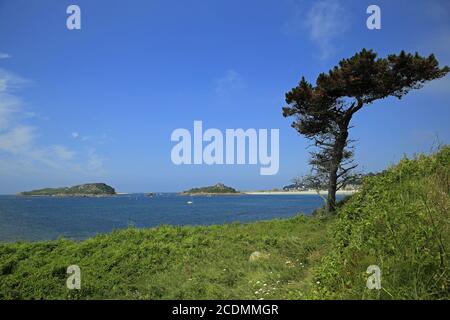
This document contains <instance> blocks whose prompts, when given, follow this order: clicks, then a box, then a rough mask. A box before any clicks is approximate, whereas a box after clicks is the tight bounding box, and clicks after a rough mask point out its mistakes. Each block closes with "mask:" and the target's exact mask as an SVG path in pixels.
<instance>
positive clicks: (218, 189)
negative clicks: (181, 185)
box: [181, 183, 240, 195]
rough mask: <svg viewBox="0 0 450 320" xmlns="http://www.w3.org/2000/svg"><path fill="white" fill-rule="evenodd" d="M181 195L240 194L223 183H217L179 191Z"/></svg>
mask: <svg viewBox="0 0 450 320" xmlns="http://www.w3.org/2000/svg"><path fill="white" fill-rule="evenodd" d="M181 194H182V195H221V194H240V192H239V191H237V190H236V189H234V188H231V187H228V186H226V185H224V184H223V183H217V184H215V185H213V186H208V187H202V188H192V189H189V190H186V191H183V192H182V193H181Z"/></svg>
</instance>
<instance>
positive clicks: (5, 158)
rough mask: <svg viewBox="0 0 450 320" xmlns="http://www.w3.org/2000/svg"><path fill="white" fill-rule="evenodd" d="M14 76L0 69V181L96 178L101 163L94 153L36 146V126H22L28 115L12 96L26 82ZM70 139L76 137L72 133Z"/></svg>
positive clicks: (46, 145) (18, 100) (44, 145)
mask: <svg viewBox="0 0 450 320" xmlns="http://www.w3.org/2000/svg"><path fill="white" fill-rule="evenodd" d="M26 82H27V81H25V80H24V79H22V78H21V77H18V76H17V75H15V74H13V73H11V72H9V71H6V70H4V69H0V164H1V165H2V168H1V170H0V180H1V177H2V176H12V175H16V176H19V177H20V176H21V175H23V174H24V172H28V173H30V172H32V173H33V174H35V175H44V176H48V175H50V174H52V175H55V176H62V175H64V176H68V175H72V178H73V175H74V174H75V175H76V176H77V177H78V176H80V175H84V176H98V175H99V174H101V172H103V161H102V159H101V157H100V156H99V155H98V154H97V153H96V152H95V150H87V152H85V153H84V154H79V153H77V152H75V151H74V150H72V149H70V148H68V147H66V146H64V145H60V144H42V143H39V141H38V137H39V130H38V128H37V127H36V126H32V125H29V124H24V122H23V119H24V118H29V117H30V113H29V112H27V111H25V110H23V102H22V100H21V99H20V98H19V97H18V96H17V94H15V93H14V91H15V89H18V88H20V87H21V85H22V84H23V83H26ZM72 136H73V137H74V138H77V137H79V134H78V133H76V132H74V133H72Z"/></svg>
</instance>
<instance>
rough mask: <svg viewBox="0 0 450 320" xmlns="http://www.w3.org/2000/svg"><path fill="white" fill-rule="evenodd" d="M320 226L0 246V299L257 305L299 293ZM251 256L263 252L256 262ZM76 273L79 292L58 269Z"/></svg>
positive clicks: (170, 230) (158, 231)
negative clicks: (252, 302)
mask: <svg viewBox="0 0 450 320" xmlns="http://www.w3.org/2000/svg"><path fill="white" fill-rule="evenodd" d="M326 228H327V224H326V223H324V222H321V221H320V220H318V219H308V218H305V217H303V216H297V217H295V218H292V219H288V220H272V221H264V222H256V223H251V224H237V223H234V224H227V225H221V226H210V227H172V226H161V227H159V228H154V229H135V228H129V229H125V230H121V231H115V232H112V233H111V234H107V235H98V236H96V237H94V238H92V239H89V240H86V241H82V242H73V241H68V240H58V241H50V242H40V243H16V244H3V245H0V299H68V298H69V299H72V298H82V299H84V298H89V299H95V298H98V299H111V298H114V299H116V298H124V299H195V298H197V299H205V298H217V299H232V298H236V299H237V298H240V299H245V298H246V299H258V298H261V297H264V298H265V299H268V298H288V297H289V294H290V292H291V291H301V290H303V289H304V288H305V287H306V286H307V284H306V283H305V282H304V279H306V278H308V277H310V275H309V273H308V269H309V267H310V266H311V265H314V264H315V263H317V262H318V257H320V256H321V255H322V252H323V251H324V250H325V246H326V244H327V243H328V241H327V239H326V237H324V236H323V232H324V230H325V229H326ZM254 251H259V252H261V253H263V256H262V257H261V258H260V259H259V260H256V261H253V262H250V261H249V257H250V255H251V254H252V253H253V252H254ZM72 264H77V265H78V266H80V268H81V273H82V274H81V281H82V282H81V290H79V291H78V290H69V289H67V288H66V284H65V282H66V279H67V277H68V275H67V274H66V269H67V267H68V266H69V265H72Z"/></svg>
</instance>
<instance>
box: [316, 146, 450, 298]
mask: <svg viewBox="0 0 450 320" xmlns="http://www.w3.org/2000/svg"><path fill="white" fill-rule="evenodd" d="M449 213H450V147H444V148H443V149H442V150H440V151H439V152H438V153H436V154H434V155H432V156H424V155H421V156H418V157H416V158H415V159H413V160H408V159H403V160H401V162H400V163H399V164H398V165H396V166H394V167H392V168H390V169H389V170H386V171H385V172H383V174H381V175H378V176H375V177H369V178H367V179H365V181H364V183H363V188H362V190H361V191H360V192H359V193H357V194H355V195H354V196H353V197H352V198H351V199H350V200H349V201H348V202H347V203H346V204H345V205H344V206H342V208H340V209H339V211H338V218H337V220H336V224H335V226H334V228H333V230H334V231H333V233H334V238H335V243H334V246H333V249H332V250H331V251H330V252H329V254H327V255H326V257H324V258H323V261H322V265H321V266H320V267H319V268H317V270H315V277H316V279H315V280H316V283H318V285H317V286H316V287H315V289H314V291H313V293H312V297H313V298H337V299H366V298H367V299H372V298H381V299H393V298H395V299H445V298H449V297H450V291H449V274H450V269H449V259H448V249H449V245H450V239H449V235H450V225H449ZM369 265H378V266H379V267H380V269H381V272H382V276H381V279H382V283H381V284H382V289H381V290H379V291H377V290H369V289H367V288H366V280H367V277H368V274H366V269H367V267H368V266H369Z"/></svg>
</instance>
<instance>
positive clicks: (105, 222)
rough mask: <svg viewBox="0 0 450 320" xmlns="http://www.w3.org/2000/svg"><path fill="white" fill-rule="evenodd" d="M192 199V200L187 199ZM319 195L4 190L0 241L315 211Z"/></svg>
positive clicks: (80, 236)
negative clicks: (91, 194) (30, 193)
mask: <svg viewBox="0 0 450 320" xmlns="http://www.w3.org/2000/svg"><path fill="white" fill-rule="evenodd" d="M188 202H192V203H188ZM322 205H323V200H322V199H321V198H320V197H319V196H317V195H236V196H232V195H230V196H213V197H207V196H194V197H192V196H181V195H178V194H169V193H166V194H157V195H155V196H154V197H148V196H146V195H144V194H127V195H118V196H114V197H103V198H81V197H73V198H71V197H22V196H13V195H11V196H9V195H5V196H0V241H8V242H10V241H21V240H28V241H37V240H52V239H57V238H58V237H64V238H69V239H74V240H81V239H86V238H88V237H91V236H94V235H95V234H97V233H106V232H110V231H112V230H114V229H121V228H126V227H128V226H135V227H138V228H143V227H155V226H158V225H162V224H170V225H211V224H222V223H230V222H235V221H239V222H250V221H256V220H267V219H273V218H286V217H291V216H294V215H296V214H298V213H304V214H305V215H308V214H311V213H312V212H313V211H314V209H316V208H318V207H320V206H322Z"/></svg>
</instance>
